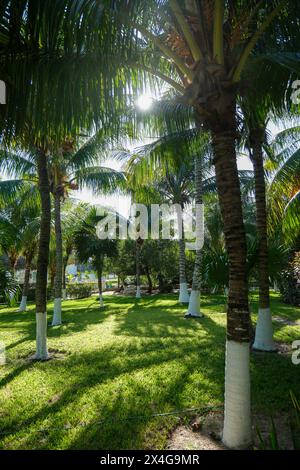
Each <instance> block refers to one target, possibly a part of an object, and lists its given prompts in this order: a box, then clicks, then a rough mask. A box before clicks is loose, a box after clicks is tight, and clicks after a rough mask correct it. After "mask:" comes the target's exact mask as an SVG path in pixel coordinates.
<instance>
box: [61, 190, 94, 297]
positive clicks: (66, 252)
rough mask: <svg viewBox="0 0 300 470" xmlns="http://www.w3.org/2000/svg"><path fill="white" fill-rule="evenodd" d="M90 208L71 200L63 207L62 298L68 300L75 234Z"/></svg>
mask: <svg viewBox="0 0 300 470" xmlns="http://www.w3.org/2000/svg"><path fill="white" fill-rule="evenodd" d="M88 210H89V206H88V204H86V203H78V204H77V203H76V201H72V199H71V198H69V200H66V201H65V203H64V204H63V206H62V231H63V275H62V298H63V300H66V298H67V291H66V268H67V265H68V261H69V258H70V256H71V254H72V251H73V250H74V249H75V244H74V234H75V233H76V232H77V231H78V230H79V228H80V226H81V224H82V222H83V220H84V218H85V216H86V213H87V211H88Z"/></svg>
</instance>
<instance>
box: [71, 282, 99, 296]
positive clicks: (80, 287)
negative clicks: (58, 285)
mask: <svg viewBox="0 0 300 470" xmlns="http://www.w3.org/2000/svg"><path fill="white" fill-rule="evenodd" d="M92 291H93V286H92V285H91V284H69V285H68V286H67V297H69V298H71V299H84V298H85V297H90V296H91V295H92Z"/></svg>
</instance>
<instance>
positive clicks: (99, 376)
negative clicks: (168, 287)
mask: <svg viewBox="0 0 300 470" xmlns="http://www.w3.org/2000/svg"><path fill="white" fill-rule="evenodd" d="M105 300H106V307H105V309H103V310H100V309H99V307H98V304H97V303H95V302H94V300H93V299H92V298H89V299H85V300H80V301H70V300H69V301H66V302H64V308H63V320H64V324H63V325H62V326H61V327H49V329H48V337H49V341H48V346H49V349H50V351H52V353H53V354H54V358H53V359H52V360H49V361H47V362H43V363H38V362H32V361H30V360H28V357H29V356H30V355H31V354H32V353H33V352H34V347H35V341H34V336H35V317H34V306H33V305H32V306H30V307H29V309H28V312H27V313H17V312H16V309H9V308H3V307H2V308H1V309H0V340H1V341H3V342H4V343H5V345H6V354H7V364H6V365H5V366H0V448H1V449H24V448H26V449H151V448H152V449H163V448H165V447H166V444H167V440H168V436H169V434H170V431H171V430H172V429H173V428H174V427H175V426H176V425H177V423H178V422H179V419H180V416H181V418H182V416H183V415H184V414H183V415H180V414H178V415H177V414H170V415H167V416H158V415H159V414H161V413H169V412H173V411H178V410H186V409H190V408H198V407H199V408H205V407H208V406H213V407H219V406H221V405H222V402H223V382H224V342H225V321H226V315H225V306H224V298H222V297H221V296H205V297H203V300H202V311H203V313H204V314H205V317H204V318H202V319H200V320H185V319H184V318H183V314H184V312H185V308H184V307H182V306H179V305H178V304H177V302H176V297H175V296H174V295H166V296H153V297H147V298H144V299H142V300H140V301H136V300H135V299H133V298H129V297H116V296H107V297H106V299H105ZM51 307H52V304H51V303H49V305H48V309H49V312H51ZM256 308H257V296H256V295H253V294H252V311H253V312H255V311H256ZM272 310H273V313H274V314H275V315H277V316H281V317H282V318H288V319H290V320H299V319H300V309H296V308H295V307H290V306H287V305H284V304H282V303H281V302H280V300H279V298H278V296H277V295H275V294H272ZM49 316H50V315H49ZM254 318H255V317H254ZM274 327H275V330H276V340H277V341H281V342H285V343H291V342H292V341H293V340H295V339H300V326H291V325H284V324H282V323H277V322H274ZM251 374H252V406H253V409H254V410H255V411H260V412H264V413H266V414H268V413H270V412H272V413H274V412H275V411H281V410H282V411H284V410H288V409H289V408H290V400H289V390H293V391H294V392H295V393H296V394H297V395H298V396H299V392H300V365H299V366H295V365H293V364H292V362H291V358H290V356H289V355H279V354H272V353H252V357H251ZM185 416H188V414H187V413H186V415H185ZM186 419H188V418H186Z"/></svg>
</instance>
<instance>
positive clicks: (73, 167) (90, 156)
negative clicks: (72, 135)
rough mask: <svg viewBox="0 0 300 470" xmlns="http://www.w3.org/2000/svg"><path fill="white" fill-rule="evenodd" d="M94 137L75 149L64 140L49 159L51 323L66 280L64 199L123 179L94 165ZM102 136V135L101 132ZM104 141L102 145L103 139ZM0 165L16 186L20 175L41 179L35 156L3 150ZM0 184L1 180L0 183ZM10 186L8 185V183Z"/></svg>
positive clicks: (109, 186) (108, 188)
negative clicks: (52, 261)
mask: <svg viewBox="0 0 300 470" xmlns="http://www.w3.org/2000/svg"><path fill="white" fill-rule="evenodd" d="M97 137H98V136H93V137H92V138H90V139H89V140H88V141H86V142H85V143H84V144H83V145H81V147H79V148H78V150H77V151H76V150H75V149H74V145H75V144H74V142H71V141H65V142H64V144H63V145H62V147H61V148H59V149H58V152H57V154H54V155H51V156H49V158H48V174H49V182H50V185H49V187H50V192H51V194H52V195H53V199H54V221H55V240H56V245H55V246H56V258H55V259H56V266H55V273H56V274H55V281H54V314H53V320H52V326H56V325H60V324H61V299H62V283H63V237H62V231H61V202H62V201H63V200H65V199H66V197H67V196H68V193H69V191H70V190H76V189H78V188H82V187H83V186H88V187H90V188H92V189H94V191H98V192H99V191H100V190H101V192H102V193H103V192H106V193H107V192H108V191H113V190H114V189H116V188H117V187H118V185H120V183H121V182H122V181H123V180H124V177H123V175H122V173H120V172H117V171H115V170H112V169H110V168H107V167H103V166H99V165H95V164H96V163H98V160H99V154H98V152H99V147H100V139H99V140H98V139H97ZM101 137H102V135H101ZM101 144H102V145H103V143H102V141H101ZM0 168H1V169H2V170H4V171H6V172H8V174H10V175H12V176H14V177H17V178H18V180H11V181H10V184H11V186H12V187H14V186H15V185H16V183H17V181H20V178H22V179H23V180H24V183H25V184H27V182H28V181H29V180H31V181H32V183H33V184H35V182H36V181H37V180H38V178H37V175H36V170H37V168H36V161H35V158H34V155H22V154H20V153H13V152H3V153H2V154H1V155H0ZM0 185H1V183H0ZM6 187H7V185H6Z"/></svg>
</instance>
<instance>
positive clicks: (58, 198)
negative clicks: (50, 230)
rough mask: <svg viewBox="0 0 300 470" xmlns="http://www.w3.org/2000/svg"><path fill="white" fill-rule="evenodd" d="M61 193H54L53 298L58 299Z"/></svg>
mask: <svg viewBox="0 0 300 470" xmlns="http://www.w3.org/2000/svg"><path fill="white" fill-rule="evenodd" d="M60 203H61V195H60V191H59V190H56V191H55V194H54V216H55V280H54V298H55V299H60V298H61V295H62V292H61V289H62V273H63V247H62V234H61V210H60Z"/></svg>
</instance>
